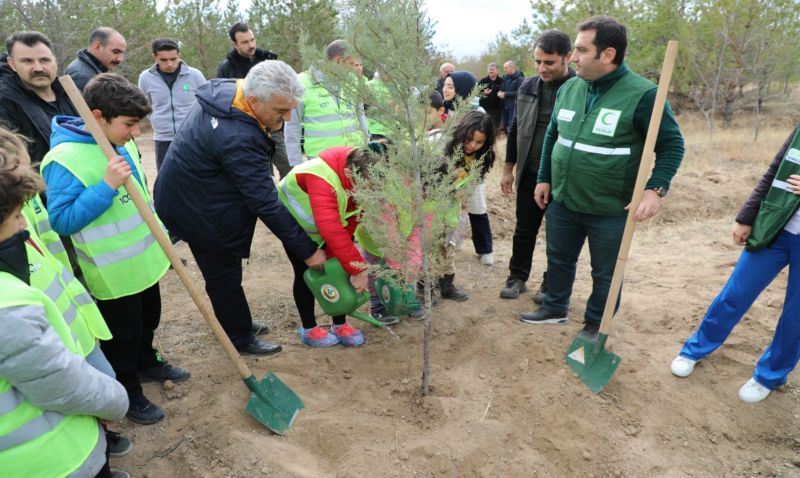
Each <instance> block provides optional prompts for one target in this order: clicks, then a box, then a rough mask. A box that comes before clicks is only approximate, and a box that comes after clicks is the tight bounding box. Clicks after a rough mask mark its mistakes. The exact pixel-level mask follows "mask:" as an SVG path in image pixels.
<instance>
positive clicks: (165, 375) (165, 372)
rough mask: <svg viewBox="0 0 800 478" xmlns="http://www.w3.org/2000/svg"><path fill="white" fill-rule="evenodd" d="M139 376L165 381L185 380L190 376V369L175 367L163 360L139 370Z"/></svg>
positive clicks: (150, 379)
mask: <svg viewBox="0 0 800 478" xmlns="http://www.w3.org/2000/svg"><path fill="white" fill-rule="evenodd" d="M139 376H140V377H142V378H143V379H146V380H145V381H152V380H155V381H158V382H165V381H167V380H172V381H173V382H176V383H177V382H183V381H184V380H186V379H188V378H189V371H188V370H186V369H185V368H180V367H173V366H172V365H170V364H169V363H167V362H161V363H160V364H159V365H156V366H155V367H151V368H148V369H146V370H142V371H141V372H139Z"/></svg>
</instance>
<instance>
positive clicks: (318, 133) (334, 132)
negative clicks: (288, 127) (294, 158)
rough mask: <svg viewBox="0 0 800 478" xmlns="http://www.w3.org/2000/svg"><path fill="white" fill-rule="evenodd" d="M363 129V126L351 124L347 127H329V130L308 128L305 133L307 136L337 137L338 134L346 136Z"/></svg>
mask: <svg viewBox="0 0 800 478" xmlns="http://www.w3.org/2000/svg"><path fill="white" fill-rule="evenodd" d="M359 131H361V127H360V126H359V125H351V126H348V127H347V128H345V129H328V130H322V131H317V130H313V129H312V130H309V129H306V130H305V132H304V133H303V134H304V135H305V137H306V138H335V137H337V136H344V135H346V134H348V133H357V132H359Z"/></svg>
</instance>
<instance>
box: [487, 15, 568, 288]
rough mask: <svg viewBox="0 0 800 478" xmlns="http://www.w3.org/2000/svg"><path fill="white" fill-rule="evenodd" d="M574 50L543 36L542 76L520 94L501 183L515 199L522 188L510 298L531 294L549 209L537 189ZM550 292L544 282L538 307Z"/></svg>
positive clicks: (563, 40) (557, 36)
mask: <svg viewBox="0 0 800 478" xmlns="http://www.w3.org/2000/svg"><path fill="white" fill-rule="evenodd" d="M571 45H572V44H571V41H570V38H569V35H567V34H566V33H562V32H559V31H556V30H550V31H546V32H544V33H542V35H541V36H540V37H539V38H538V39H537V40H536V43H535V46H534V50H533V57H534V60H535V62H536V71H537V73H538V75H537V76H534V77H532V78H528V79H526V80H525V81H523V82H522V86H520V88H519V90H518V91H517V96H516V114H515V115H514V117H513V118H514V119H513V120H512V122H511V127H510V128H509V130H508V141H507V142H506V162H505V168H504V170H503V178H502V179H501V181H500V187H501V188H502V190H503V193H505V194H513V192H514V188H515V187H516V189H517V206H516V219H517V225H516V227H515V229H514V239H513V246H512V253H511V260H510V261H509V264H508V268H509V275H508V279H507V280H506V286H505V287H504V288H503V289H502V290H501V291H500V297H502V298H504V299H516V298H517V297H519V294H520V293H522V292H525V291H526V290H527V287H526V286H525V282H526V281H527V280H528V278H529V277H530V273H531V264H532V263H533V249H534V247H535V246H536V236H537V235H538V233H539V227H540V226H541V224H542V218H543V217H544V210H542V209H540V208H539V206H537V205H536V203H535V202H534V200H533V190H534V189H535V188H536V175H537V173H538V172H539V158H540V157H541V155H542V146H543V144H544V136H545V133H546V132H547V125H548V124H549V123H550V115H551V113H552V111H553V105H554V104H555V101H556V93H557V92H558V89H559V87H561V85H563V84H564V82H565V81H567V80H568V79H569V78H572V77H573V76H575V72H573V71H572V70H571V69H569V67H568V65H569V61H570V57H571V54H570V49H571ZM515 165H516V168H517V172H516V178H515V177H514V166H515ZM545 278H546V276H545ZM545 289H546V283H545V282H543V283H542V286H541V287H540V289H539V292H537V294H536V296H534V298H533V300H534V302H536V303H539V304H540V303H541V300H542V298H543V294H544V290H545Z"/></svg>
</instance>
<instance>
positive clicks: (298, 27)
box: [247, 0, 339, 71]
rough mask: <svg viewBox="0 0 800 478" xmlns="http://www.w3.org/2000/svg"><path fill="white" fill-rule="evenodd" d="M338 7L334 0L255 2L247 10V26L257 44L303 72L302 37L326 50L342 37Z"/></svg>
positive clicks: (271, 0) (273, 0)
mask: <svg viewBox="0 0 800 478" xmlns="http://www.w3.org/2000/svg"><path fill="white" fill-rule="evenodd" d="M338 11H339V8H337V5H336V3H335V2H334V1H333V0H253V3H252V4H251V5H250V8H249V9H248V10H247V16H248V18H249V22H248V24H249V25H250V27H251V28H252V29H253V32H254V33H255V35H256V37H257V38H258V44H259V45H260V46H261V47H262V48H267V49H268V50H270V51H273V52H275V53H277V54H278V57H279V58H280V59H281V60H283V61H285V62H286V63H288V64H289V65H291V66H292V68H294V69H295V71H302V70H304V69H305V67H306V66H307V65H303V64H302V57H301V54H300V50H299V49H298V48H297V46H298V45H300V43H301V41H300V40H301V38H302V39H303V41H304V43H305V44H306V45H308V46H312V47H317V48H323V47H325V46H326V45H328V44H329V43H330V42H332V41H333V40H335V39H336V38H337V37H338V36H339V34H338V29H337V25H336V21H337V15H338Z"/></svg>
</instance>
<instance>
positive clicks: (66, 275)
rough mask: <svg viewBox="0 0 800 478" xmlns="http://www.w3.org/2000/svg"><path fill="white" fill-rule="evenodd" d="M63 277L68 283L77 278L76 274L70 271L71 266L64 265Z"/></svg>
mask: <svg viewBox="0 0 800 478" xmlns="http://www.w3.org/2000/svg"><path fill="white" fill-rule="evenodd" d="M61 278H62V279H64V282H66V283H67V284H69V283H70V282H72V281H73V280H75V276H74V275H72V272H70V270H69V268H67V267H64V268H63V269H62V270H61Z"/></svg>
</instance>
